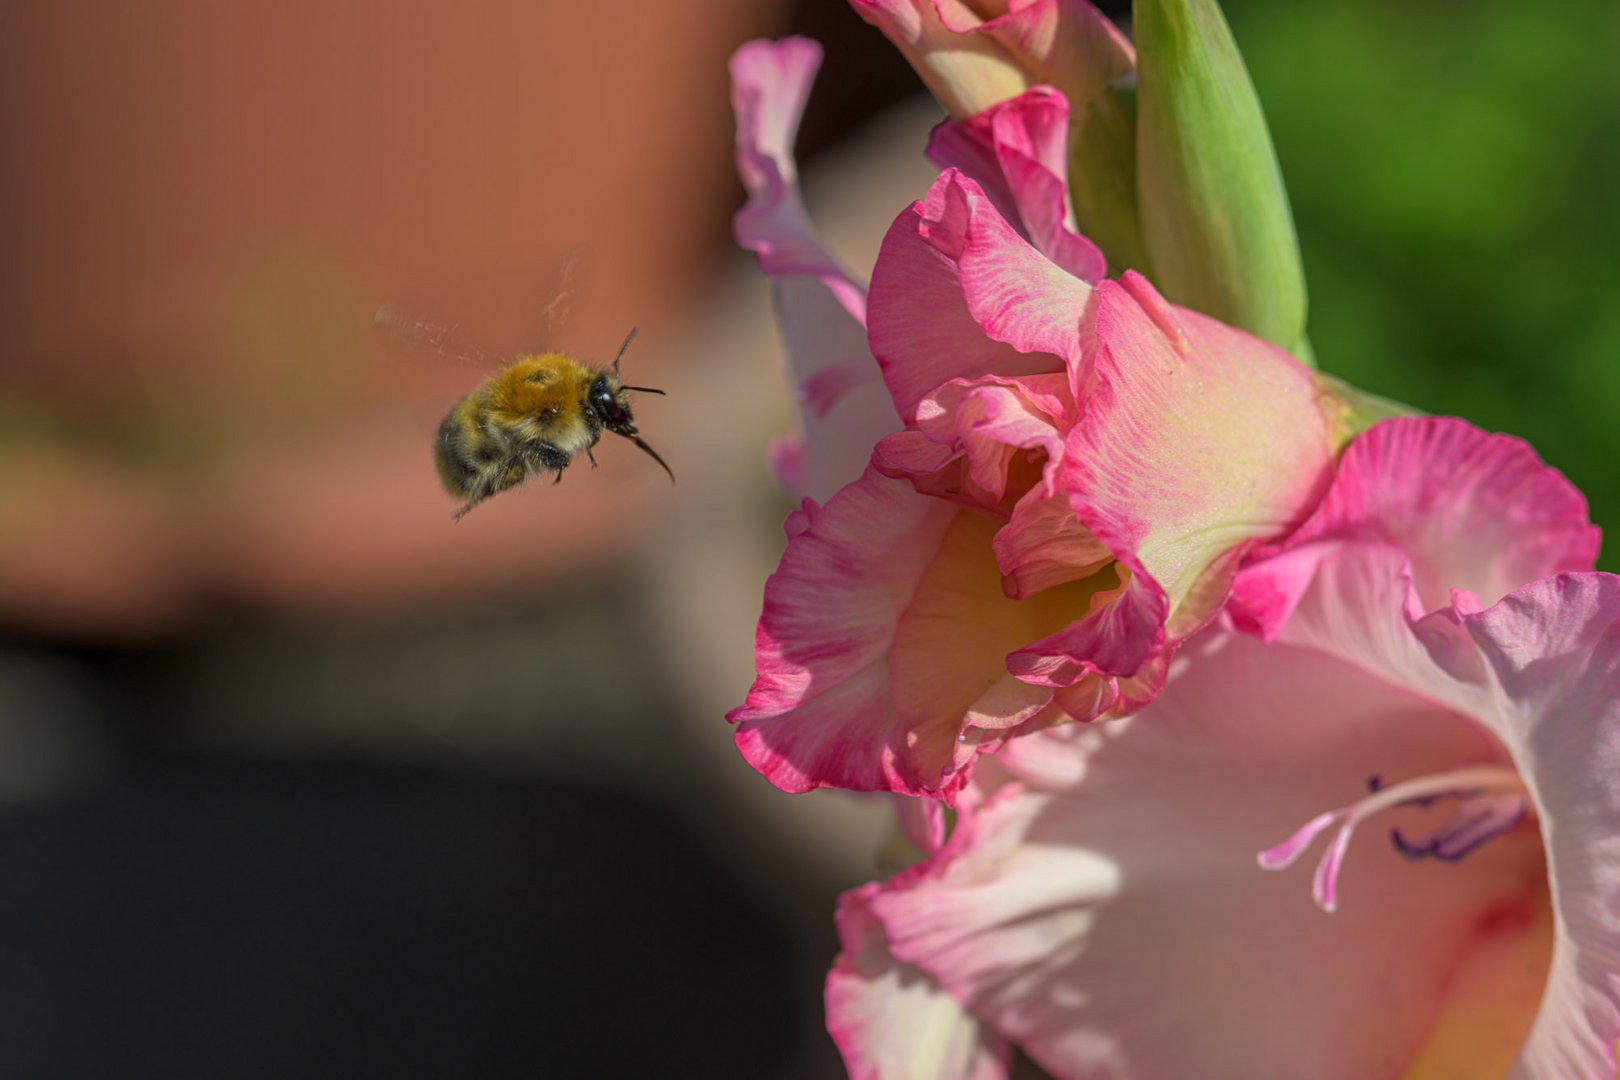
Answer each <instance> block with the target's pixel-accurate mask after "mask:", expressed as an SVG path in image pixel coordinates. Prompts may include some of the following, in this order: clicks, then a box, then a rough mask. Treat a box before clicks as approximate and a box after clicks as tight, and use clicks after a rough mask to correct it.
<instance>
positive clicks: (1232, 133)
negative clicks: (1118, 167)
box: [1135, 0, 1310, 359]
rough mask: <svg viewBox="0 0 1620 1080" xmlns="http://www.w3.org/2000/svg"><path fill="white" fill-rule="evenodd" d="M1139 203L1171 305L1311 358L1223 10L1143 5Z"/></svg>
mask: <svg viewBox="0 0 1620 1080" xmlns="http://www.w3.org/2000/svg"><path fill="white" fill-rule="evenodd" d="M1135 32H1136V48H1137V79H1138V83H1137V102H1136V115H1137V123H1136V193H1137V212H1138V215H1139V220H1140V223H1141V232H1142V245H1143V252H1144V254H1145V257H1146V263H1147V269H1148V272H1149V273H1150V275H1151V276H1152V278H1153V280H1154V282H1155V284H1157V285H1158V286H1159V288H1160V290H1161V291H1162V292H1163V293H1164V294H1165V295H1166V296H1167V297H1169V298H1170V299H1171V300H1173V301H1175V302H1176V303H1179V304H1184V305H1186V306H1188V307H1191V308H1195V309H1197V310H1199V311H1203V312H1206V313H1208V314H1210V315H1213V316H1215V317H1216V318H1218V319H1220V320H1222V321H1223V322H1226V323H1230V324H1231V325H1233V326H1239V327H1242V328H1243V329H1245V330H1248V331H1249V332H1251V333H1253V334H1256V335H1258V336H1259V337H1263V338H1265V339H1266V340H1268V341H1271V342H1273V343H1274V344H1277V345H1280V346H1282V347H1283V348H1285V349H1288V350H1289V351H1291V352H1294V353H1295V354H1296V355H1300V356H1302V357H1303V358H1306V359H1308V358H1309V355H1310V350H1309V347H1308V346H1307V345H1306V344H1305V272H1304V268H1303V267H1302V266H1301V264H1300V257H1299V242H1298V240H1297V239H1296V238H1295V236H1294V222H1293V216H1292V214H1291V213H1290V212H1289V209H1288V194H1287V192H1286V191H1285V190H1284V188H1283V181H1282V174H1281V171H1280V170H1279V169H1278V167H1277V156H1276V153H1275V152H1274V151H1273V150H1272V146H1271V136H1270V134H1269V133H1268V132H1267V130H1266V120H1265V116H1264V114H1263V113H1262V112H1261V109H1260V101H1259V98H1258V97H1256V95H1255V92H1254V84H1253V83H1251V82H1250V81H1249V73H1248V71H1247V70H1245V68H1244V66H1243V58H1242V57H1241V56H1239V55H1238V50H1237V45H1236V43H1235V42H1234V41H1233V40H1232V32H1231V30H1230V29H1229V28H1228V27H1227V25H1226V20H1225V19H1224V18H1223V17H1222V16H1221V12H1220V8H1219V6H1218V5H1217V4H1216V2H1215V0H1136V4H1135Z"/></svg>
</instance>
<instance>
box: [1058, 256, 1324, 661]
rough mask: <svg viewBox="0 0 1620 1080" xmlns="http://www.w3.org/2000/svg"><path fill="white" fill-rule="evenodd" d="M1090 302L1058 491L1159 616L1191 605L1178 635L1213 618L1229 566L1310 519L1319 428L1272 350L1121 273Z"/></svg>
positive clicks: (1317, 486)
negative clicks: (1135, 571) (1139, 575)
mask: <svg viewBox="0 0 1620 1080" xmlns="http://www.w3.org/2000/svg"><path fill="white" fill-rule="evenodd" d="M1096 295H1097V299H1098V306H1097V310H1096V316H1095V323H1094V338H1095V341H1094V344H1093V345H1091V346H1089V347H1088V349H1087V355H1088V358H1089V361H1090V367H1089V369H1088V370H1087V371H1085V372H1083V373H1082V374H1081V378H1082V379H1083V380H1084V385H1083V387H1082V389H1081V390H1080V392H1079V393H1078V396H1079V397H1080V398H1081V400H1083V401H1084V403H1085V411H1084V416H1083V417H1082V419H1081V421H1080V423H1079V424H1078V425H1077V426H1076V427H1075V429H1074V430H1073V431H1072V432H1071V433H1070V435H1069V440H1068V448H1067V454H1066V457H1065V461H1064V470H1065V485H1066V487H1067V490H1068V492H1069V497H1070V501H1071V502H1072V503H1073V505H1074V508H1075V513H1076V515H1077V516H1078V517H1079V518H1080V520H1081V522H1082V523H1084V524H1085V525H1086V527H1087V528H1089V529H1090V530H1091V532H1092V533H1093V534H1094V535H1095V536H1096V537H1097V538H1098V539H1100V540H1102V541H1103V542H1104V543H1105V544H1107V545H1108V546H1109V547H1110V548H1111V549H1113V550H1114V551H1115V552H1116V553H1119V554H1121V555H1122V556H1123V555H1124V554H1125V553H1131V554H1132V555H1133V556H1134V561H1135V562H1137V563H1139V564H1140V568H1141V570H1142V571H1143V572H1145V573H1146V574H1147V575H1150V576H1151V577H1152V578H1153V579H1154V580H1155V581H1156V582H1157V583H1158V584H1159V586H1161V587H1162V588H1163V590H1164V592H1165V595H1166V597H1167V598H1168V601H1169V605H1170V610H1171V613H1172V617H1174V616H1175V615H1176V614H1177V613H1178V609H1180V608H1181V607H1182V606H1183V605H1184V604H1187V603H1188V602H1190V601H1193V600H1196V601H1197V602H1198V603H1197V606H1198V607H1199V608H1200V609H1201V610H1200V611H1198V612H1196V613H1195V615H1196V617H1195V618H1183V619H1180V620H1179V622H1180V624H1181V625H1180V626H1179V627H1178V630H1179V631H1180V632H1183V633H1185V632H1188V631H1189V630H1190V629H1191V628H1193V627H1195V626H1196V625H1197V624H1198V622H1200V621H1202V620H1203V619H1207V618H1208V617H1210V616H1212V615H1213V614H1214V611H1215V610H1216V608H1217V607H1218V605H1219V602H1220V600H1221V599H1222V598H1223V597H1224V595H1225V590H1226V584H1227V579H1229V578H1230V576H1231V574H1233V573H1235V570H1236V562H1235V559H1234V558H1233V556H1234V555H1235V554H1237V553H1240V552H1241V551H1242V550H1244V549H1245V547H1246V546H1248V545H1252V544H1254V543H1256V542H1259V541H1264V540H1268V539H1273V538H1276V537H1279V536H1281V535H1283V534H1284V533H1286V532H1288V531H1289V530H1291V529H1293V528H1295V527H1296V526H1298V525H1299V523H1300V522H1302V521H1303V520H1304V519H1305V517H1306V516H1307V515H1308V514H1309V512H1310V511H1311V510H1312V508H1314V506H1315V504H1316V502H1317V500H1318V499H1319V498H1320V497H1321V493H1322V492H1323V490H1324V489H1325V487H1326V485H1327V481H1328V479H1329V477H1330V475H1331V466H1332V462H1333V452H1334V431H1333V425H1332V424H1331V423H1330V421H1329V419H1328V417H1327V416H1326V415H1325V414H1324V413H1323V411H1322V409H1321V408H1320V407H1319V405H1318V395H1317V390H1316V386H1315V383H1314V381H1313V379H1312V377H1311V374H1310V372H1309V371H1308V370H1307V369H1306V368H1305V367H1304V366H1302V365H1301V364H1300V363H1299V362H1298V361H1296V360H1294V359H1293V358H1292V357H1291V356H1289V355H1288V354H1287V353H1285V352H1283V351H1282V350H1280V349H1277V348H1276V347H1274V346H1272V345H1269V344H1267V343H1266V342H1263V341H1261V340H1259V339H1258V338H1254V337H1251V336H1250V335H1248V334H1245V333H1243V332H1242V331H1239V330H1234V329H1232V328H1231V327H1228V326H1225V325H1222V324H1221V323H1218V322H1216V321H1215V320H1213V319H1209V318H1207V317H1205V316H1203V315H1199V314H1198V313H1196V312H1193V311H1189V310H1187V309H1185V308H1179V307H1175V306H1173V305H1171V304H1169V303H1167V302H1166V301H1165V300H1164V299H1163V298H1162V297H1160V296H1159V295H1158V293H1156V292H1155V291H1154V290H1153V288H1152V286H1151V285H1149V284H1148V283H1147V281H1146V280H1144V279H1143V278H1141V277H1139V276H1138V275H1136V274H1134V273H1127V274H1126V275H1125V277H1124V278H1123V279H1121V281H1120V282H1119V283H1117V284H1116V283H1113V282H1104V283H1103V284H1101V285H1099V286H1098V287H1097V293H1096ZM1217 572H1218V573H1217ZM1211 577H1220V578H1221V579H1222V580H1219V581H1213V582H1212V581H1210V580H1208V579H1210V578H1211Z"/></svg>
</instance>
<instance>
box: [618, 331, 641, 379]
mask: <svg viewBox="0 0 1620 1080" xmlns="http://www.w3.org/2000/svg"><path fill="white" fill-rule="evenodd" d="M634 340H636V328H635V327H634V326H632V327H631V328H630V333H628V334H626V335H625V338H624V344H623V345H620V346H619V355H618V356H615V357H614V358H613V374H615V375H617V374H618V373H619V361H620V360H623V359H624V350H626V349H628V348H629V347H630V343H631V342H632V341H634Z"/></svg>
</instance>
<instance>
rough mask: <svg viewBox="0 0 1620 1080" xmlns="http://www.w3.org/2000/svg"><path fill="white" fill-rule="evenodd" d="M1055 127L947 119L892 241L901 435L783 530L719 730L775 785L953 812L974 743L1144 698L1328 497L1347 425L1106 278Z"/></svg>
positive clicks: (888, 304) (880, 340)
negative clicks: (751, 658) (842, 791)
mask: <svg viewBox="0 0 1620 1080" xmlns="http://www.w3.org/2000/svg"><path fill="white" fill-rule="evenodd" d="M1066 115H1067V113H1066V106H1065V104H1064V102H1063V100H1062V98H1061V97H1060V96H1059V95H1057V94H1055V93H1053V92H1051V91H1032V92H1030V93H1028V94H1025V95H1023V96H1022V97H1020V98H1018V99H1016V100H1015V101H1012V102H1008V103H1005V104H1004V105H1001V106H998V107H997V108H996V109H993V110H991V111H990V112H988V113H986V114H984V115H983V116H981V117H978V118H976V119H975V120H973V121H971V122H969V123H966V124H951V125H947V126H946V127H944V128H942V129H941V131H939V132H937V133H936V136H935V139H934V142H933V146H932V152H933V154H934V155H935V157H936V159H938V160H942V161H952V162H957V163H959V164H960V165H961V166H962V168H958V167H953V168H948V169H947V170H946V171H945V172H944V174H943V175H941V177H940V178H939V180H938V181H937V182H936V183H935V184H934V186H933V188H932V189H931V190H930V191H929V193H928V195H927V197H926V198H925V199H924V200H923V201H921V202H919V203H916V204H915V205H913V206H912V207H911V208H910V209H909V210H907V211H906V212H905V213H903V214H901V215H900V217H899V219H898V220H896V222H895V224H894V225H893V227H892V228H891V229H890V231H889V234H888V236H887V237H886V238H885V240H884V243H883V246H882V249H881V252H880V254H879V258H878V263H877V266H876V268H875V269H874V272H873V282H872V287H871V293H870V298H869V301H868V307H867V310H866V322H867V334H868V340H869V342H870V345H871V349H872V352H873V353H874V354H875V356H876V358H877V363H878V366H879V367H880V368H881V373H882V378H883V381H884V384H885V385H886V386H887V389H888V392H889V395H890V398H891V399H892V403H893V407H894V409H895V410H896V411H897V413H898V415H899V417H900V419H901V420H903V421H904V422H905V424H906V429H905V430H904V431H901V432H898V433H896V434H893V435H891V436H888V437H886V438H884V439H883V440H882V441H881V442H880V443H879V444H878V446H877V448H876V451H875V452H874V453H873V455H872V463H871V467H870V468H869V469H868V470H867V471H866V472H865V473H864V474H863V475H862V476H861V477H860V478H859V479H858V480H856V481H855V482H854V483H852V484H850V485H849V486H847V487H845V488H844V489H843V490H841V491H839V492H838V493H837V494H836V495H834V496H833V497H832V498H831V499H829V500H828V501H827V502H826V503H825V505H820V506H818V505H816V504H814V503H811V502H807V503H806V504H805V507H804V509H802V510H801V511H799V512H797V513H796V514H795V515H794V516H793V517H792V518H790V519H789V522H788V534H789V545H788V550H787V552H786V554H785V555H784V556H783V560H782V564H781V566H780V568H779V570H778V572H777V573H776V575H774V576H773V578H772V579H771V581H770V582H769V583H768V584H767V587H766V597H765V613H764V616H763V617H762V619H761V622H760V629H759V635H758V640H757V650H756V651H757V663H758V667H759V679H758V681H757V682H756V683H755V685H754V688H753V690H752V692H751V693H750V694H749V697H748V700H747V702H746V703H745V704H744V706H743V707H742V708H740V709H737V710H735V711H734V712H733V713H732V715H731V718H732V719H733V720H735V721H738V722H739V727H738V733H737V740H738V744H739V746H740V748H741V749H742V751H743V754H744V756H745V757H746V758H747V759H748V760H749V761H750V762H751V763H753V764H754V766H755V767H756V768H758V769H759V770H760V771H761V772H763V773H764V774H765V775H766V776H767V777H769V778H770V779H771V781H772V782H773V783H775V784H777V785H778V786H779V787H782V788H784V789H786V790H790V791H804V790H808V789H810V788H813V787H821V786H836V787H846V788H853V789H857V790H889V791H896V792H901V793H905V794H912V795H931V796H938V797H944V798H946V799H949V798H950V797H951V796H952V794H953V793H954V792H955V791H956V790H958V789H959V788H960V786H961V785H962V783H963V782H964V781H965V779H966V771H965V766H966V765H967V764H968V763H969V762H970V761H971V759H972V758H973V756H974V755H975V754H977V753H979V752H981V751H983V750H986V749H993V748H995V747H997V746H1000V745H1001V744H1002V743H1003V742H1005V741H1006V740H1007V739H1008V738H1011V737H1013V736H1015V735H1019V734H1024V733H1027V732H1030V731H1034V730H1037V729H1039V728H1042V727H1046V726H1049V725H1051V724H1054V723H1059V722H1062V721H1065V720H1074V719H1078V720H1088V719H1092V718H1094V717H1097V716H1101V715H1104V714H1110V713H1112V714H1122V713H1124V712H1128V711H1130V710H1131V709H1133V708H1136V707H1137V706H1139V705H1141V704H1142V703H1144V702H1146V701H1149V700H1151V699H1152V697H1153V695H1154V694H1155V693H1157V692H1158V689H1159V687H1160V686H1161V685H1162V683H1163V678H1164V673H1165V670H1166V667H1167V665H1168V662H1169V659H1170V656H1171V654H1172V652H1173V650H1174V648H1175V646H1176V644H1177V643H1178V642H1179V641H1181V640H1183V639H1184V638H1186V637H1187V636H1188V635H1189V634H1191V633H1192V632H1194V631H1195V630H1196V629H1197V628H1198V627H1200V626H1201V625H1203V624H1204V623H1205V622H1206V621H1208V620H1209V619H1210V618H1211V617H1212V616H1213V615H1214V613H1215V612H1216V610H1217V609H1218V607H1219V604H1220V602H1221V600H1222V599H1223V597H1224V596H1225V593H1226V589H1227V586H1228V585H1229V583H1230V581H1231V578H1232V575H1233V573H1234V572H1235V570H1236V567H1237V563H1238V561H1239V560H1240V559H1241V557H1242V556H1243V554H1244V553H1245V552H1246V551H1248V550H1249V549H1250V548H1251V547H1252V546H1253V545H1255V544H1257V543H1261V542H1265V541H1269V540H1275V539H1278V538H1280V537H1282V536H1284V535H1286V533H1287V532H1288V531H1289V530H1291V529H1292V528H1293V527H1295V526H1296V525H1298V524H1299V522H1300V521H1301V520H1302V519H1303V518H1304V516H1305V515H1306V514H1307V513H1309V511H1310V509H1311V508H1312V507H1313V506H1314V504H1315V502H1316V500H1317V498H1318V497H1319V495H1320V492H1321V490H1322V487H1323V485H1324V483H1325V481H1326V478H1327V475H1328V472H1329V470H1330V467H1331V462H1332V456H1333V453H1334V451H1335V449H1336V447H1337V443H1338V441H1339V438H1340V433H1339V430H1338V425H1337V409H1336V407H1335V405H1334V403H1332V402H1330V401H1326V400H1324V395H1323V394H1322V392H1321V390H1320V388H1319V387H1318V385H1317V383H1316V381H1315V379H1314V377H1313V376H1312V375H1311V373H1310V372H1309V371H1308V370H1306V369H1305V368H1304V367H1303V366H1301V365H1300V364H1298V363H1297V362H1296V361H1295V360H1293V358H1291V357H1289V356H1288V355H1287V354H1286V353H1283V352H1282V351H1281V350H1278V349H1276V348H1274V347H1272V346H1270V345H1267V344H1265V343H1264V342H1261V341H1259V340H1257V339H1255V338H1252V337H1250V336H1249V335H1247V334H1244V333H1241V332H1240V331H1236V330H1233V329H1231V328H1230V327H1226V326H1223V325H1221V324H1220V323H1218V322H1216V321H1214V320H1212V319H1209V318H1207V317H1205V316H1202V315H1199V314H1197V313H1195V312H1191V311H1188V310H1186V309H1183V308H1178V307H1176V306H1174V305H1171V304H1169V303H1167V302H1166V301H1165V300H1163V298H1161V297H1160V296H1159V295H1158V294H1157V293H1156V292H1155V291H1154V290H1153V288H1152V286H1151V285H1149V284H1148V282H1147V281H1146V280H1144V279H1143V278H1141V277H1140V276H1138V275H1135V274H1127V275H1126V276H1125V277H1124V279H1123V280H1121V281H1119V282H1109V281H1104V280H1102V279H1101V277H1102V274H1103V272H1104V264H1103V259H1102V257H1101V254H1100V253H1099V252H1097V250H1096V248H1095V247H1094V246H1093V245H1091V244H1090V243H1089V242H1088V241H1086V240H1085V239H1084V238H1083V237H1081V236H1080V235H1079V234H1078V232H1077V231H1075V229H1074V227H1073V218H1072V215H1070V214H1069V213H1067V210H1066V208H1067V204H1068V200H1067V194H1066V188H1065V187H1064V182H1063V172H1062V163H1063V161H1064V160H1065V153H1064V147H1063V139H1064V137H1065V132H1066V130H1067V125H1066V123H1065V117H1066ZM963 168H971V169H974V171H975V172H977V173H978V175H980V176H983V177H984V178H985V180H984V182H983V183H980V182H978V181H976V180H975V179H974V178H972V177H970V176H969V175H967V173H965V172H964V171H963Z"/></svg>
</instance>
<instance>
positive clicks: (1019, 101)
mask: <svg viewBox="0 0 1620 1080" xmlns="http://www.w3.org/2000/svg"><path fill="white" fill-rule="evenodd" d="M1068 134H1069V103H1068V102H1067V101H1066V100H1064V97H1063V95H1062V94H1060V93H1058V92H1057V91H1056V90H1053V89H1052V88H1050V87H1046V86H1036V87H1031V88H1030V89H1029V90H1027V91H1025V92H1024V93H1023V94H1020V95H1019V96H1018V97H1016V98H1014V99H1012V100H1011V101H1007V102H1002V103H1001V104H998V105H993V106H991V107H990V108H989V109H986V110H985V111H984V112H982V113H980V114H979V115H978V116H975V117H973V118H972V119H970V120H946V121H945V122H944V123H942V124H940V125H939V127H937V128H935V129H934V132H933V134H932V135H931V136H930V138H929V140H928V158H929V160H930V161H932V162H934V164H936V165H938V166H939V167H940V168H942V169H943V168H949V167H952V166H954V167H957V168H959V169H961V170H962V172H963V173H965V174H966V175H967V176H969V177H971V178H972V179H974V180H975V181H977V182H978V184H979V186H980V187H981V188H982V189H983V190H984V193H985V195H986V197H988V198H989V199H990V201H991V202H992V203H994V204H995V206H996V209H997V210H999V211H1000V212H1001V215H1002V217H1004V218H1006V219H1007V220H1008V221H1009V222H1013V223H1014V224H1016V225H1017V226H1019V228H1020V232H1021V233H1022V234H1023V236H1024V238H1025V239H1026V240H1028V241H1029V242H1030V243H1031V244H1033V245H1034V246H1035V248H1036V250H1038V251H1040V252H1041V253H1042V254H1043V255H1045V256H1046V257H1047V258H1049V259H1051V260H1052V261H1053V262H1055V263H1057V264H1058V265H1059V266H1061V267H1063V269H1065V270H1067V271H1068V272H1069V273H1071V274H1073V275H1074V276H1075V277H1077V278H1080V279H1081V280H1083V281H1089V282H1092V283H1095V282H1098V281H1101V280H1102V279H1103V278H1104V277H1106V276H1107V274H1108V260H1107V259H1105V258H1104V257H1103V253H1102V251H1101V250H1100V249H1099V248H1098V247H1097V245H1096V244H1093V243H1092V242H1091V241H1090V240H1088V239H1086V238H1085V237H1084V236H1081V235H1080V229H1079V226H1077V225H1076V224H1075V219H1074V208H1073V207H1072V206H1071V205H1070V202H1069V181H1068V168H1069V160H1068Z"/></svg>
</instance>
